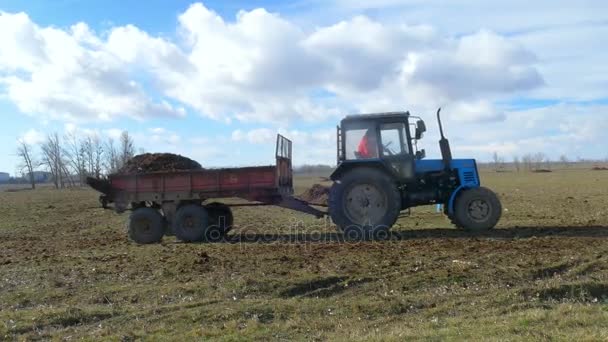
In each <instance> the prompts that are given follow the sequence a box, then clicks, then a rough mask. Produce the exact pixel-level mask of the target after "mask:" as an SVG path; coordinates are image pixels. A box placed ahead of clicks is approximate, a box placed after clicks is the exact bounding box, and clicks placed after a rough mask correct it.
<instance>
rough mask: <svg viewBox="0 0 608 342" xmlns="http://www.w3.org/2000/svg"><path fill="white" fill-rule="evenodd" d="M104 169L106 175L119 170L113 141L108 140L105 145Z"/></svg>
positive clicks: (118, 161)
mask: <svg viewBox="0 0 608 342" xmlns="http://www.w3.org/2000/svg"><path fill="white" fill-rule="evenodd" d="M104 167H105V169H106V173H108V174H110V173H114V172H116V171H118V169H119V168H120V157H119V153H118V150H117V149H116V144H114V139H112V138H109V139H108V141H106V143H105V153H104Z"/></svg>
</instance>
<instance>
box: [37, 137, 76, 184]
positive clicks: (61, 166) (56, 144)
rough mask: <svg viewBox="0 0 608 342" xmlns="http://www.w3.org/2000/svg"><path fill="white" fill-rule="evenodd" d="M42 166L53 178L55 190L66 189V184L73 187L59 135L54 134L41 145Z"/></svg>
mask: <svg viewBox="0 0 608 342" xmlns="http://www.w3.org/2000/svg"><path fill="white" fill-rule="evenodd" d="M41 149H42V163H41V164H42V165H45V166H46V167H47V168H48V170H49V171H50V172H51V174H52V176H53V183H54V184H55V188H57V189H59V188H64V187H65V185H66V182H68V183H70V184H72V185H73V182H72V179H71V177H70V174H69V172H68V169H67V167H66V163H65V151H64V149H63V148H62V147H61V139H60V138H59V134H57V133H53V134H49V135H48V136H47V139H46V141H45V142H43V143H42V145H41Z"/></svg>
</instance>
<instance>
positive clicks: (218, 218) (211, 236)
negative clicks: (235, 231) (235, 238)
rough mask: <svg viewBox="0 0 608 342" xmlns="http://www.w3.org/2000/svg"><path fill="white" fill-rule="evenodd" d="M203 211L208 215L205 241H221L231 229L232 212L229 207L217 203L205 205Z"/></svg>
mask: <svg viewBox="0 0 608 342" xmlns="http://www.w3.org/2000/svg"><path fill="white" fill-rule="evenodd" d="M205 209H207V213H209V227H208V228H207V231H206V233H205V241H207V242H219V241H222V240H223V239H224V238H225V237H226V234H227V233H228V232H229V231H230V229H232V225H233V222H234V217H233V216H232V210H231V209H230V207H229V206H227V205H225V204H223V203H218V202H213V203H209V204H207V205H205Z"/></svg>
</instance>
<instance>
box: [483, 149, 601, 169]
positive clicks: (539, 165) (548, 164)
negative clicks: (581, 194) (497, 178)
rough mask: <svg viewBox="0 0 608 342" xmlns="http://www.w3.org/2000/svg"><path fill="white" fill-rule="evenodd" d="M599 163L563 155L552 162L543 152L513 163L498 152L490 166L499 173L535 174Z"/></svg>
mask: <svg viewBox="0 0 608 342" xmlns="http://www.w3.org/2000/svg"><path fill="white" fill-rule="evenodd" d="M598 162H600V161H597V160H586V159H583V158H580V157H579V158H577V159H576V160H571V159H570V158H568V156H566V155H561V156H560V157H559V159H558V160H552V159H551V158H549V157H548V156H547V155H546V154H544V153H542V152H537V153H528V154H525V155H523V156H521V157H520V156H514V157H513V160H512V161H511V162H507V161H506V160H505V158H504V157H502V156H500V155H499V154H498V152H494V154H493V156H492V162H491V163H490V166H491V167H492V168H493V169H494V170H495V171H497V172H500V171H506V170H507V169H508V168H511V169H513V170H515V171H517V172H520V171H529V172H535V171H546V170H551V169H552V168H553V167H561V168H568V167H570V166H572V165H574V164H596V163H598ZM606 162H608V158H606Z"/></svg>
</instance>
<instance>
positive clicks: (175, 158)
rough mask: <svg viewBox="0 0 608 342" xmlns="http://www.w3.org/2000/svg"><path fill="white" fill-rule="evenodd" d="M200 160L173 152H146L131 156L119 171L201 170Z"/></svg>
mask: <svg viewBox="0 0 608 342" xmlns="http://www.w3.org/2000/svg"><path fill="white" fill-rule="evenodd" d="M202 168H203V167H202V166H201V164H199V163H198V162H196V161H194V160H192V159H190V158H186V157H184V156H180V155H177V154H171V153H144V154H140V155H137V156H135V157H133V158H131V159H130V160H129V161H128V162H127V163H126V164H125V165H124V166H123V167H122V168H120V170H118V173H147V172H158V171H166V172H171V171H180V170H200V169H202Z"/></svg>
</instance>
